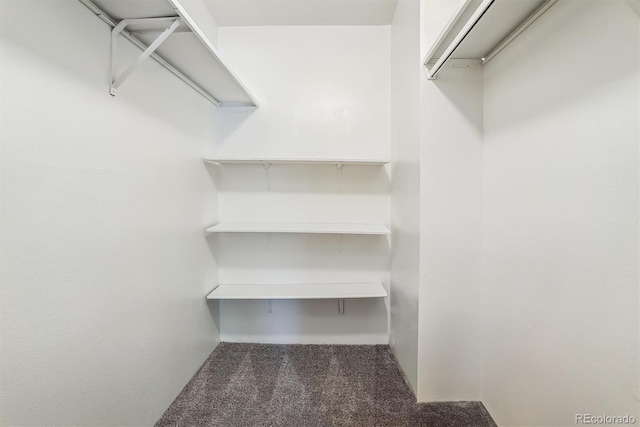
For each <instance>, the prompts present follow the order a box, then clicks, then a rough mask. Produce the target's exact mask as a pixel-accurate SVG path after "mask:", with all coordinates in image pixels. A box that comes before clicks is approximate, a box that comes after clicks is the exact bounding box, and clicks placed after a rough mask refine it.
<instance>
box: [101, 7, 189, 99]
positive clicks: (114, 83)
mask: <svg viewBox="0 0 640 427" xmlns="http://www.w3.org/2000/svg"><path fill="white" fill-rule="evenodd" d="M162 22H170V24H169V26H168V27H167V28H165V30H164V31H162V33H160V35H159V36H158V37H157V38H156V39H155V40H154V41H153V43H151V44H150V45H149V46H148V47H147V48H146V49H145V50H144V51H143V52H142V54H141V55H140V56H139V57H138V58H137V59H136V60H135V61H133V62H132V63H131V64H130V65H129V66H128V67H127V69H126V70H124V71H123V72H122V73H120V75H119V76H117V77H116V76H115V68H116V67H115V65H116V54H117V50H118V36H119V35H120V33H122V31H123V30H124V29H125V28H126V27H127V26H128V25H130V24H149V23H153V24H156V23H162ZM180 24H181V21H180V18H179V17H177V16H174V17H168V18H140V19H123V20H122V21H120V22H119V23H118V25H116V26H115V27H113V29H112V30H111V67H110V70H109V75H110V80H111V86H110V87H109V93H110V94H111V96H115V95H116V92H117V91H118V88H119V87H120V85H122V83H124V81H125V80H126V79H127V78H128V77H129V76H130V75H131V74H132V73H133V72H134V71H135V70H136V68H138V67H139V66H140V64H142V63H143V62H144V60H145V59H147V58H148V57H150V56H151V55H152V54H153V53H154V52H155V51H156V49H158V47H160V45H161V44H162V43H163V42H164V41H165V40H166V39H167V38H168V37H169V36H170V35H171V34H172V33H173V32H174V31H175V30H176V29H177V28H178V27H179V26H180Z"/></svg>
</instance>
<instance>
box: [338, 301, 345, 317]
mask: <svg viewBox="0 0 640 427" xmlns="http://www.w3.org/2000/svg"><path fill="white" fill-rule="evenodd" d="M338 311H339V312H340V314H344V298H340V299H338Z"/></svg>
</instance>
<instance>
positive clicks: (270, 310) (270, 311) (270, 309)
mask: <svg viewBox="0 0 640 427" xmlns="http://www.w3.org/2000/svg"><path fill="white" fill-rule="evenodd" d="M269 313H272V308H271V300H269Z"/></svg>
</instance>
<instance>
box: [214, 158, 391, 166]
mask: <svg viewBox="0 0 640 427" xmlns="http://www.w3.org/2000/svg"><path fill="white" fill-rule="evenodd" d="M204 161H205V162H206V163H211V164H214V165H264V164H270V165H340V164H342V165H359V166H383V165H386V164H387V163H389V160H381V159H344V160H342V159H309V158H307V159H302V158H297V159H295V158H288V159H285V158H267V157H263V158H249V159H238V158H236V159H233V158H214V159H205V160H204Z"/></svg>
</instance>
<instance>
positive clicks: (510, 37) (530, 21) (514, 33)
mask: <svg viewBox="0 0 640 427" xmlns="http://www.w3.org/2000/svg"><path fill="white" fill-rule="evenodd" d="M557 2H558V0H547V1H545V2H544V3H543V4H542V5H541V6H540V7H539V8H538V9H537V10H536V11H535V12H533V13H532V14H531V15H529V17H528V18H527V19H526V20H525V21H524V22H523V23H522V24H520V25H518V27H517V28H516V29H515V30H513V31H512V32H511V34H509V35H508V36H507V37H506V38H505V39H504V40H502V41H501V42H500V43H499V44H498V45H497V46H496V47H494V48H493V50H492V51H491V52H489V54H487V56H485V57H484V58H482V64H483V65H484V64H486V63H487V62H489V61H491V59H493V57H494V56H496V55H497V54H499V53H500V52H501V51H502V49H504V48H505V47H507V46H509V44H510V43H511V42H512V41H514V40H515V39H516V38H518V36H519V35H520V34H522V33H523V32H524V30H526V29H527V28H529V26H530V25H531V24H533V23H534V22H535V21H536V20H537V19H538V18H540V17H541V16H542V15H544V13H545V12H546V11H547V10H549V9H550V8H551V6H553V5H554V4H556V3H557Z"/></svg>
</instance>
